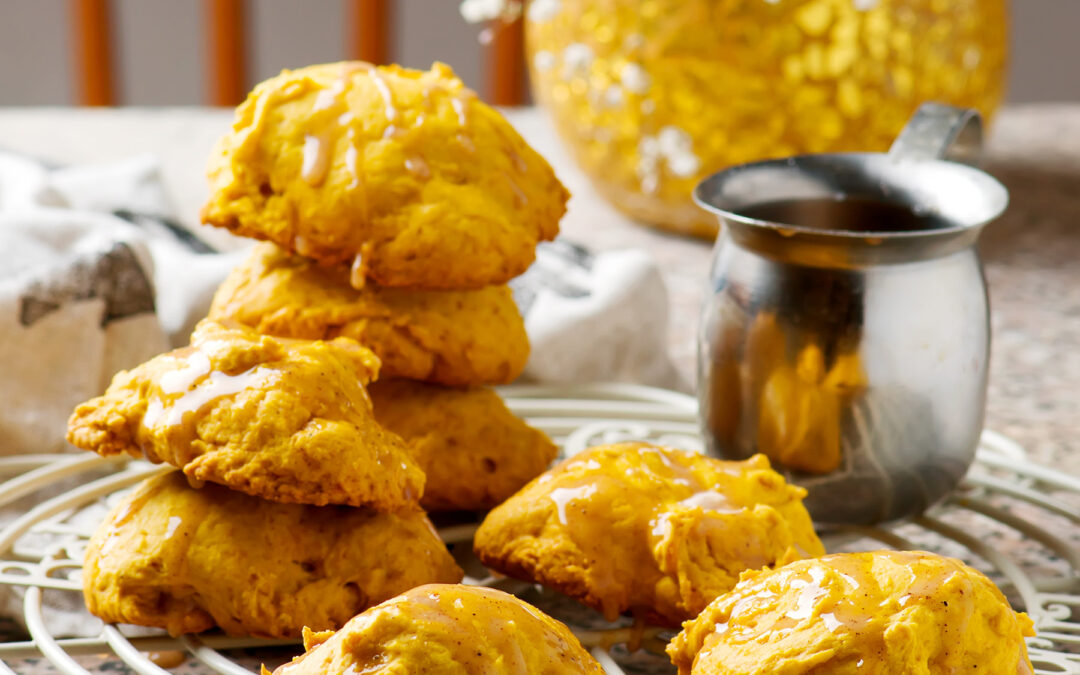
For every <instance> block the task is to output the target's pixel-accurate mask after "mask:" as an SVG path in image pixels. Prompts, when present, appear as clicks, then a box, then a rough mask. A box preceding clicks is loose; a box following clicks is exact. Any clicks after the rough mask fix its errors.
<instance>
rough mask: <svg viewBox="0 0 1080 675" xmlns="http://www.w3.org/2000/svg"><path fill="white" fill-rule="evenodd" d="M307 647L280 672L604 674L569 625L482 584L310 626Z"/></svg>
mask: <svg viewBox="0 0 1080 675" xmlns="http://www.w3.org/2000/svg"><path fill="white" fill-rule="evenodd" d="M304 648H305V649H306V650H307V651H306V653H305V654H303V655H301V656H299V657H297V658H296V659H294V660H293V661H292V663H288V664H286V665H284V666H281V667H280V668H278V669H277V670H275V671H274V673H275V675H322V674H323V673H365V674H368V675H399V674H400V675H404V674H405V673H424V675H511V674H514V675H518V674H521V675H524V674H525V673H528V674H529V675H603V673H604V669H603V668H601V667H600V664H599V663H597V662H596V659H594V658H593V657H592V656H590V655H589V653H588V652H587V651H585V649H584V648H583V647H582V646H581V643H580V642H578V639H577V638H576V637H574V635H573V634H572V633H571V632H570V630H569V629H567V627H566V626H565V625H563V624H562V623H560V622H558V621H556V620H555V619H552V618H551V617H549V616H547V615H546V614H544V613H542V612H540V611H539V610H537V609H535V608H533V607H531V606H529V605H527V604H526V603H524V602H522V601H521V600H518V599H517V598H515V597H514V596H512V595H509V594H507V593H503V592H502V591H496V590H494V589H491V588H478V587H476V586H459V585H445V584H431V585H428V586H421V587H419V588H414V589H412V590H411V591H408V592H406V593H404V594H402V595H399V596H398V597H396V598H392V599H390V600H387V601H386V602H384V603H382V604H381V605H379V606H378V607H372V608H371V609H369V610H368V611H366V612H364V613H363V614H361V615H360V616H358V617H356V618H355V619H353V620H352V621H350V622H349V623H347V624H346V625H345V627H344V628H342V629H341V630H339V631H338V632H337V633H331V632H325V633H311V632H305V634H304ZM264 672H265V671H264Z"/></svg>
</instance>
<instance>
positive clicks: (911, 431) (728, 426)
mask: <svg viewBox="0 0 1080 675" xmlns="http://www.w3.org/2000/svg"><path fill="white" fill-rule="evenodd" d="M980 139H981V127H980V122H979V119H978V116H977V115H975V114H974V113H972V112H971V111H967V110H960V109H956V108H950V107H947V106H940V105H935V104H928V105H927V106H924V107H923V108H922V109H920V111H919V113H918V114H917V115H916V117H915V118H914V119H913V121H912V124H911V125H910V126H909V127H908V128H907V129H906V130H905V132H904V133H903V134H902V135H901V137H900V139H899V140H898V141H897V144H896V145H895V146H894V147H893V150H892V151H891V152H890V153H889V154H874V153H849V154H837V155H807V156H802V157H794V158H790V159H786V160H772V161H766V162H759V163H756V164H749V165H744V166H739V167H734V168H732V169H728V170H726V171H723V172H721V173H718V174H716V175H714V176H712V177H710V178H709V179H707V180H706V181H705V182H703V183H702V184H701V185H699V186H698V189H697V198H698V200H699V203H701V205H702V206H704V207H705V208H707V209H709V210H712V211H714V212H716V213H717V214H718V215H719V217H720V220H721V224H722V231H721V235H720V238H719V239H718V240H717V245H716V251H715V255H714V259H713V265H712V271H711V282H710V283H711V287H710V288H711V292H710V294H709V298H708V300H707V301H706V304H705V307H704V309H703V314H702V324H701V332H700V335H699V353H698V357H699V358H698V366H699V370H698V391H699V398H700V401H701V411H702V418H703V419H702V422H703V425H704V429H705V435H706V438H707V440H708V443H709V450H710V452H711V453H713V454H715V455H718V456H721V457H726V458H745V457H748V456H749V455H751V454H753V453H755V452H762V453H765V454H766V455H768V456H769V458H770V459H771V460H772V461H773V463H774V464H775V465H776V466H777V467H778V468H781V469H782V470H784V471H786V472H787V473H788V475H789V477H790V478H791V479H792V480H794V481H796V482H798V483H799V484H801V485H803V486H804V487H806V488H807V489H808V490H809V497H808V499H807V506H808V508H810V510H811V513H812V514H813V516H814V518H815V519H816V520H817V521H819V522H822V523H874V522H881V521H886V520H892V519H895V518H900V517H903V516H909V515H914V514H917V513H920V512H922V511H923V510H925V509H926V508H927V507H929V506H930V505H932V504H934V503H935V502H937V501H939V500H940V499H942V498H943V497H944V496H945V495H947V494H948V493H949V491H951V490H952V489H953V488H954V487H955V486H956V484H957V483H958V482H959V480H960V479H961V477H962V476H963V474H964V472H965V471H966V470H967V467H968V466H969V465H970V463H971V461H972V459H973V457H974V450H975V447H976V443H977V441H978V438H979V434H980V432H981V429H982V421H983V411H984V407H985V400H986V378H987V368H988V358H989V343H990V329H989V304H988V301H987V295H986V284H985V280H984V278H983V274H982V267H981V264H980V261H979V258H978V253H977V251H976V249H975V242H976V239H977V238H978V235H979V232H980V230H981V228H982V227H983V226H984V225H985V224H986V223H988V222H989V221H991V220H993V219H994V218H996V217H997V216H998V215H999V214H1000V213H1001V212H1002V211H1003V210H1004V208H1005V205H1006V203H1007V194H1006V191H1005V189H1004V187H1002V186H1001V184H1000V183H998V182H997V181H996V180H994V179H993V178H992V177H990V176H989V175H987V174H985V173H983V172H981V171H979V170H978V169H975V168H972V167H970V166H967V165H965V164H960V163H956V162H951V161H945V160H942V159H936V157H944V156H947V155H948V156H955V157H957V158H962V159H968V158H974V157H977V155H978V146H979V143H980Z"/></svg>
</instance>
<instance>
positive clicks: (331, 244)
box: [203, 62, 569, 289]
mask: <svg viewBox="0 0 1080 675" xmlns="http://www.w3.org/2000/svg"><path fill="white" fill-rule="evenodd" d="M209 177H210V187H211V197H210V201H209V203H208V204H207V205H206V207H205V208H204V209H203V219H204V220H205V221H206V222H207V223H209V224H211V225H216V226H218V227H225V228H228V229H230V230H232V231H233V232H235V233H236V234H239V235H242V236H247V237H256V238H258V239H266V240H269V241H273V242H276V243H277V244H279V245H280V246H283V247H285V248H287V249H289V250H292V251H295V252H296V253H299V254H300V255H303V256H306V257H310V258H315V259H316V260H319V261H321V262H323V263H326V264H331V263H342V262H348V263H350V264H351V265H352V268H353V285H354V286H356V287H357V288H360V287H362V286H363V283H364V280H365V279H371V280H372V281H374V282H375V283H378V284H380V285H383V286H399V287H409V288H429V289H462V288H480V287H481V286H488V285H492V284H502V283H505V282H506V281H508V280H509V279H511V278H512V277H515V276H517V275H519V274H521V273H522V272H524V271H525V269H526V268H527V267H528V266H529V264H530V263H531V262H532V261H533V258H534V256H535V248H536V245H537V243H538V242H540V241H543V240H548V239H553V238H554V237H555V235H556V234H558V231H559V219H560V218H561V217H562V215H563V213H564V212H565V210H566V200H567V199H568V196H569V195H568V193H567V192H566V189H565V188H564V187H563V186H562V184H560V183H559V181H558V179H557V178H556V177H555V174H554V172H553V171H552V169H551V167H550V166H549V165H548V164H547V162H546V161H544V159H543V158H542V157H541V156H540V155H538V154H537V153H536V152H535V151H534V150H533V149H532V148H530V147H529V146H528V145H527V144H526V143H525V141H524V140H522V138H521V137H520V136H519V135H518V133H517V132H516V131H515V130H514V128H513V127H511V126H510V124H509V123H508V122H507V121H506V120H505V119H503V117H502V115H500V114H499V113H498V112H496V111H495V110H494V109H492V108H491V107H489V106H487V105H485V104H484V103H482V102H480V101H479V100H478V99H477V98H476V95H475V94H473V93H472V92H471V91H470V90H468V89H466V88H465V85H464V84H462V82H461V80H459V79H458V78H457V76H455V75H454V73H453V71H452V70H450V68H449V67H448V66H446V65H444V64H441V63H436V64H435V65H434V66H432V68H431V70H430V71H427V72H424V71H418V70H409V69H406V68H401V67H399V66H387V67H378V68H375V67H372V66H371V65H369V64H365V63H361V62H346V63H332V64H326V65H318V66H310V67H307V68H301V69H299V70H292V71H290V70H285V71H282V73H281V74H280V75H278V76H277V77H272V78H270V79H269V80H266V81H265V82H262V83H261V84H259V85H258V86H256V87H255V89H254V90H253V91H252V92H251V94H249V95H248V98H247V100H246V101H244V103H242V104H241V105H240V106H239V108H237V110H236V118H235V121H234V122H233V127H232V131H231V132H230V133H228V134H227V135H226V136H225V137H224V138H223V139H222V140H221V142H220V143H219V144H218V146H217V148H216V149H215V151H214V154H213V156H212V157H211V159H210V166H209Z"/></svg>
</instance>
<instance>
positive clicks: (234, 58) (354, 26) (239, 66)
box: [69, 0, 525, 106]
mask: <svg viewBox="0 0 1080 675" xmlns="http://www.w3.org/2000/svg"><path fill="white" fill-rule="evenodd" d="M69 2H70V3H71V5H70V7H71V15H72V23H73V26H72V28H73V33H74V42H73V44H74V50H73V56H74V62H75V64H74V65H75V68H74V72H75V86H76V90H77V100H78V102H79V103H80V104H82V105H95V106H102V105H116V104H117V102H118V101H117V96H116V91H115V87H114V77H113V76H114V61H113V45H114V44H115V36H114V35H113V30H112V16H111V15H112V11H113V9H114V7H113V6H112V2H111V0H69ZM248 9H249V7H248V1H247V0H203V13H204V17H203V18H204V22H205V26H206V28H205V41H206V54H207V58H206V64H207V66H206V83H207V88H206V99H207V102H208V103H210V104H212V105H221V106H233V105H236V104H238V103H240V102H241V101H242V100H244V96H245V95H246V94H247V91H248V89H249V88H250V86H251V83H250V82H249V81H248V58H247V57H248V42H247V37H248V30H247V13H248V11H247V10H248ZM345 10H346V15H347V16H346V31H347V33H346V49H347V51H348V54H347V58H350V59H359V60H362V61H368V62H370V63H375V64H385V63H390V62H391V61H392V60H393V52H394V46H393V44H392V37H393V33H394V30H393V29H394V26H393V22H394V0H346V8H345ZM489 30H490V31H491V37H492V39H491V41H490V43H489V44H488V45H487V46H486V47H485V51H486V60H487V64H486V82H485V86H484V92H483V93H484V94H485V97H486V98H487V100H488V101H490V102H491V103H494V104H495V105H507V106H509V105H520V104H521V103H522V102H523V101H524V100H525V61H524V42H525V40H524V27H523V22H522V20H521V18H518V19H517V20H515V21H512V22H508V23H507V22H495V23H494V24H493V25H492V26H491V28H490V29H489ZM297 65H303V64H297Z"/></svg>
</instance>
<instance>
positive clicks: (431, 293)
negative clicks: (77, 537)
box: [68, 63, 567, 638]
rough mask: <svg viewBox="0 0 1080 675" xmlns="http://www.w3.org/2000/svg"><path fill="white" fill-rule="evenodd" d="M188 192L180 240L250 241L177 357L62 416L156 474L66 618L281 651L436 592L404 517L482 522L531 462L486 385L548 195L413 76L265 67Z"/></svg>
mask: <svg viewBox="0 0 1080 675" xmlns="http://www.w3.org/2000/svg"><path fill="white" fill-rule="evenodd" d="M210 178H211V187H212V196H211V200H210V202H209V204H208V205H207V207H206V209H205V212H204V215H205V220H206V221H207V222H209V223H211V224H213V225H218V226H222V227H227V228H229V229H231V230H233V231H234V232H237V233H239V234H243V235H249V236H254V237H257V238H259V239H263V240H266V241H265V242H263V243H260V244H259V245H258V246H256V247H255V249H254V250H253V251H252V253H251V255H250V257H249V258H248V259H247V260H246V261H245V262H244V263H243V264H241V265H240V266H239V267H238V268H237V269H236V270H234V271H233V273H232V275H231V276H230V277H229V278H228V279H227V280H226V282H225V283H224V284H223V285H222V287H221V288H220V289H219V291H218V294H217V296H216V298H215V300H214V303H213V307H212V309H211V313H210V317H209V318H208V319H206V320H204V321H203V322H201V323H200V324H199V326H197V327H196V329H195V332H194V334H193V335H192V338H191V344H190V346H188V347H185V348H182V349H178V350H175V351H173V352H169V353H167V354H163V355H161V356H158V357H156V358H154V359H152V360H150V361H148V362H147V363H144V364H142V365H141V366H138V367H137V368H134V369H132V370H131V371H126V372H121V373H119V374H117V376H116V377H115V378H114V380H113V382H112V384H111V385H110V387H109V389H108V390H107V391H106V392H105V394H104V395H103V396H100V397H97V398H95V399H93V400H91V401H88V402H87V403H84V404H82V405H80V406H79V407H78V408H77V409H76V410H75V413H74V414H73V415H72V418H71V420H70V422H69V433H68V439H69V441H70V442H71V443H73V444H74V445H76V446H78V447H81V448H84V449H88V450H93V451H95V452H98V453H100V454H102V455H115V454H120V453H126V454H130V455H132V456H145V457H146V458H147V459H149V460H151V461H153V462H155V463H167V464H170V465H172V466H174V467H176V468H177V469H179V471H172V472H169V473H163V474H161V475H158V476H155V477H154V478H151V479H150V480H148V481H146V482H144V483H143V484H142V485H140V486H139V487H137V488H136V490H135V491H134V492H133V493H132V494H131V495H129V496H128V497H127V498H126V499H125V500H124V502H123V503H122V504H120V505H119V506H118V507H117V508H116V509H114V511H113V512H112V513H111V514H110V515H109V516H108V518H107V519H106V520H105V522H104V523H103V524H102V526H101V528H100V529H99V531H98V532H97V534H96V535H95V536H94V538H93V539H92V540H91V542H90V544H89V546H88V549H87V555H86V561H85V564H84V577H83V578H84V589H85V596H86V601H87V606H88V607H89V609H90V610H91V612H93V613H94V614H96V615H97V616H100V617H102V618H103V619H105V620H107V621H116V622H124V623H135V624H141V625H147V626H159V627H162V628H166V629H167V630H169V631H170V632H172V633H174V634H178V633H186V632H197V631H201V630H206V629H208V628H211V627H213V626H219V627H221V628H223V629H224V630H225V631H226V632H228V633H231V634H248V635H258V636H266V637H277V638H283V637H298V636H299V635H300V633H301V630H302V628H303V627H305V626H306V627H309V628H312V629H314V630H328V629H336V628H338V627H340V626H341V625H343V624H344V623H345V622H346V621H347V620H348V619H349V618H351V617H352V616H353V615H355V614H357V613H358V612H360V611H362V610H364V609H365V608H367V607H370V606H372V605H374V604H376V603H378V602H380V601H382V600H385V599H387V598H389V597H391V596H394V595H396V594H398V593H401V592H403V591H405V590H407V589H409V588H413V587H416V586H418V585H420V584H426V583H454V582H457V581H460V580H461V578H462V576H463V573H462V570H461V569H460V568H459V567H458V566H457V564H456V563H455V562H454V560H453V558H452V557H451V556H450V554H449V552H448V551H447V550H446V548H445V546H444V545H443V543H442V542H441V541H440V539H439V538H438V536H437V534H436V533H435V530H434V528H433V527H432V524H431V522H430V521H429V520H428V518H427V515H426V513H425V511H424V510H423V509H427V510H428V511H433V510H434V511H457V510H478V509H489V508H491V507H493V506H495V505H497V504H498V503H501V502H502V501H504V500H505V499H507V498H508V497H509V496H510V495H512V494H513V493H514V492H515V491H517V490H518V489H519V488H521V487H522V486H523V485H525V484H526V483H527V482H528V481H530V480H531V479H532V478H534V477H535V476H537V475H538V474H540V473H541V472H542V471H544V470H545V469H546V468H547V466H548V464H549V463H550V462H551V460H552V459H553V458H554V456H555V454H556V448H555V446H554V445H553V444H552V443H551V441H550V439H548V438H547V437H546V436H545V435H544V434H543V433H541V432H540V431H538V430H535V429H532V428H530V427H529V426H528V425H526V424H525V422H524V421H522V420H520V419H518V418H516V417H515V416H513V415H512V414H511V412H510V411H509V410H508V409H507V408H506V406H505V405H504V404H503V402H502V400H501V399H500V398H499V396H498V395H497V394H496V393H495V392H494V391H493V390H492V389H490V388H488V387H487V385H492V384H498V383H504V382H509V381H511V380H513V379H514V378H516V377H517V375H518V374H519V373H520V372H521V370H522V368H523V367H524V364H525V360H526V358H527V357H528V341H527V338H526V335H525V330H524V324H523V320H522V317H521V315H520V314H519V312H518V310H517V308H516V306H515V305H514V302H513V298H512V296H511V293H510V290H509V289H508V287H507V286H505V283H506V282H507V281H508V280H509V279H510V278H512V277H513V276H514V275H516V274H520V273H521V272H523V271H524V270H525V269H526V268H527V267H528V265H529V264H530V263H531V261H532V259H533V257H534V255H535V247H536V245H537V244H538V242H539V241H541V240H544V239H550V238H552V237H554V235H555V234H556V233H557V231H558V220H559V218H560V217H561V215H562V213H563V212H564V209H565V202H566V199H567V193H566V191H565V189H564V188H563V187H562V186H561V185H560V184H559V182H558V180H557V179H556V178H555V176H554V174H553V172H552V170H551V167H550V166H548V165H547V163H546V162H545V161H544V160H543V159H542V158H541V157H540V156H539V155H537V154H536V153H535V152H534V151H533V150H532V149H531V148H529V147H528V146H527V145H526V144H525V142H524V141H523V140H522V139H521V138H520V137H519V136H518V135H517V133H516V132H515V131H514V130H513V129H512V128H511V127H510V125H509V124H508V123H507V122H506V121H505V120H504V119H503V118H502V117H501V116H500V115H499V114H498V113H497V112H495V111H494V110H493V109H491V108H490V107H488V106H486V105H484V104H483V103H481V102H479V101H478V100H477V99H476V98H475V96H474V95H473V94H472V93H471V92H469V91H468V90H467V89H466V88H465V87H464V86H463V85H462V83H461V81H460V80H458V79H457V78H456V77H454V75H453V73H452V72H451V71H450V70H449V68H447V67H445V66H442V65H438V64H437V65H436V66H434V67H433V68H432V70H431V71H429V72H418V71H409V70H405V69H401V68H398V67H388V68H375V67H372V66H369V65H367V64H361V63H346V64H334V65H327V66H314V67H310V68H305V69H302V70H297V71H292V72H289V71H286V72H284V73H282V74H281V75H280V76H278V77H275V78H272V79H270V80H268V81H266V82H264V83H262V84H260V85H259V86H258V87H256V89H255V90H254V91H253V92H252V94H251V95H250V96H249V97H248V99H247V101H245V102H244V103H243V104H242V105H241V106H240V107H239V108H238V110H237V116H236V122H235V124H234V126H233V129H232V131H231V132H230V133H229V134H228V135H226V136H225V138H224V139H223V140H222V141H221V143H220V146H219V148H218V150H216V151H215V154H214V156H213V158H212V160H211V167H210ZM376 379H378V380H379V381H377V382H376Z"/></svg>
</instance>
